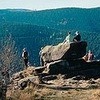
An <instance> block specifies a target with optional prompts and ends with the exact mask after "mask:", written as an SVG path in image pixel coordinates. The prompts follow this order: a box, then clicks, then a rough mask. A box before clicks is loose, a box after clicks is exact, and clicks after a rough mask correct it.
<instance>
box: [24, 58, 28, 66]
mask: <svg viewBox="0 0 100 100" xmlns="http://www.w3.org/2000/svg"><path fill="white" fill-rule="evenodd" d="M24 63H25V67H26V68H27V66H28V65H27V64H28V59H24Z"/></svg>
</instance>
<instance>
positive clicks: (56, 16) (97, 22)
mask: <svg viewBox="0 0 100 100" xmlns="http://www.w3.org/2000/svg"><path fill="white" fill-rule="evenodd" d="M99 26H100V8H92V9H84V8H62V9H51V10H42V11H31V10H25V9H22V10H21V9H3V10H0V36H4V34H7V33H11V34H12V35H13V37H14V38H15V40H16V43H17V45H18V46H19V48H20V49H22V48H23V47H26V48H27V49H28V50H29V52H30V54H32V55H31V62H34V63H36V64H39V55H38V54H39V50H40V48H41V47H42V46H45V45H47V44H58V43H59V42H62V41H63V40H64V38H65V37H66V32H68V31H71V32H72V34H74V32H75V31H77V30H78V31H80V33H81V35H82V40H85V41H87V42H88V49H91V50H92V51H93V52H94V53H95V55H96V57H97V58H100V28H99ZM19 40H20V41H19Z"/></svg>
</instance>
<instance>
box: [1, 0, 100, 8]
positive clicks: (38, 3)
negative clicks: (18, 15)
mask: <svg viewBox="0 0 100 100" xmlns="http://www.w3.org/2000/svg"><path fill="white" fill-rule="evenodd" d="M67 7H79V8H95V7H100V0H0V9H30V10H44V9H56V8H67Z"/></svg>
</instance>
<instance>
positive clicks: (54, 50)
mask: <svg viewBox="0 0 100 100" xmlns="http://www.w3.org/2000/svg"><path fill="white" fill-rule="evenodd" d="M86 46H87V43H86V42H84V41H81V42H75V43H60V44H58V45H56V46H46V47H44V48H43V49H42V51H41V59H42V61H43V63H48V62H53V61H57V60H71V59H77V58H81V57H83V56H84V55H85V54H86Z"/></svg>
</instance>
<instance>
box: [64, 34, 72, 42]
mask: <svg viewBox="0 0 100 100" xmlns="http://www.w3.org/2000/svg"><path fill="white" fill-rule="evenodd" d="M72 41H73V37H72V35H71V32H68V35H67V37H66V38H65V40H64V41H63V43H70V42H72Z"/></svg>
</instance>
